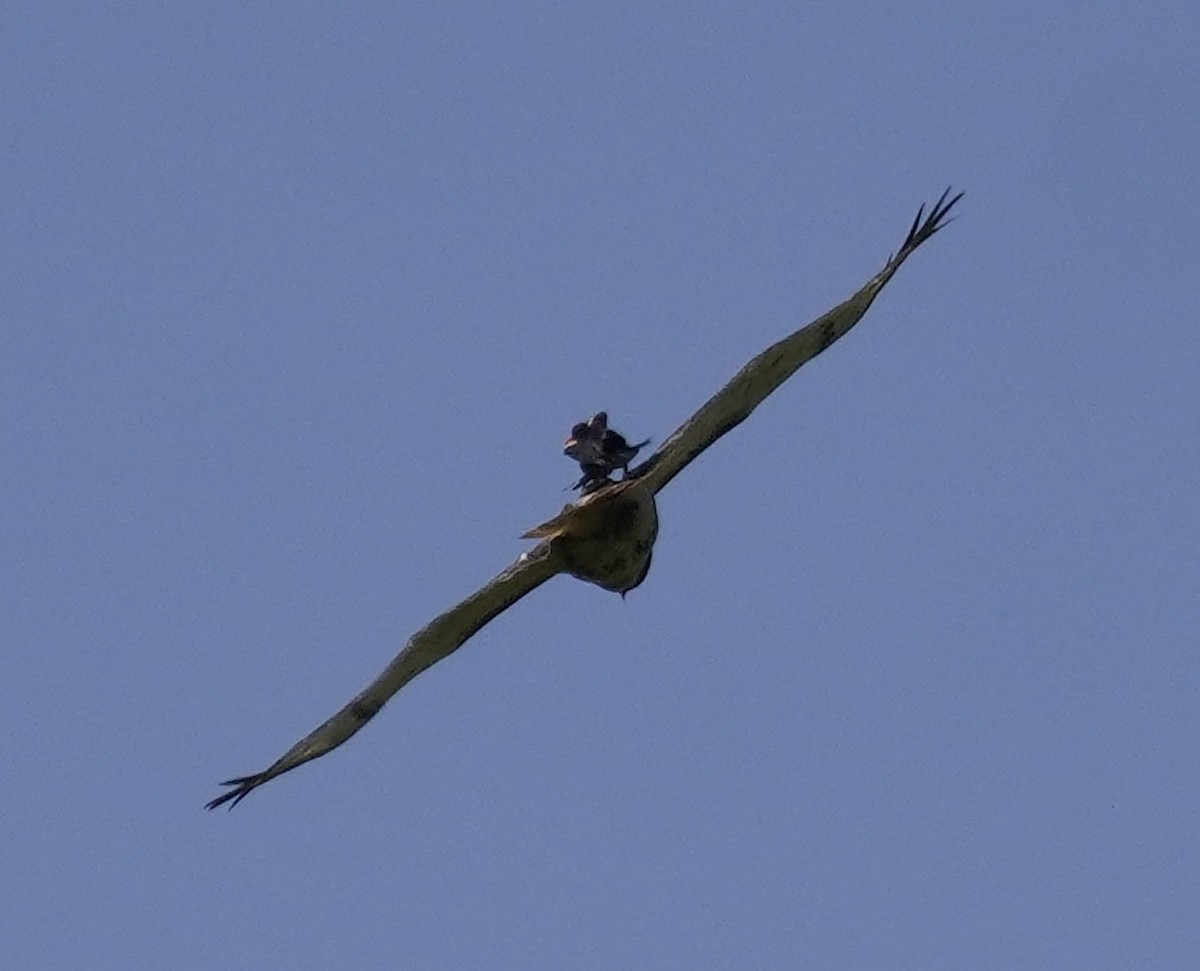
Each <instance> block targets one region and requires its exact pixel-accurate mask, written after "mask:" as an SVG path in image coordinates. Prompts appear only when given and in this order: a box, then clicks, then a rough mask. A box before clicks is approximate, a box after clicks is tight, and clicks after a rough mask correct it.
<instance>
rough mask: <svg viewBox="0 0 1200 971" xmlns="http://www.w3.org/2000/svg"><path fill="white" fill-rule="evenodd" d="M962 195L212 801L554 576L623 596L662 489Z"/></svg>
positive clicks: (817, 343)
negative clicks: (852, 289)
mask: <svg viewBox="0 0 1200 971" xmlns="http://www.w3.org/2000/svg"><path fill="white" fill-rule="evenodd" d="M961 198H962V193H961V192H960V193H959V194H958V195H956V196H953V197H951V196H950V190H949V189H947V190H946V191H945V192H943V193H942V196H941V198H940V199H938V201H937V202H936V203H935V204H934V206H933V208H932V209H931V210H930V211H929V214H928V215H926V214H925V207H924V206H922V207H921V208H920V209H919V210H918V211H917V216H916V218H915V219H914V220H913V223H912V227H911V228H910V229H909V231H908V235H907V236H906V237H905V239H904V243H903V245H901V247H900V249H899V251H898V252H897V253H896V255H895V256H892V257H890V258H889V259H888V261H887V263H885V264H884V267H883V269H882V270H880V271H879V272H878V273H877V274H875V276H873V277H872V278H871V279H870V280H868V281H867V282H866V283H865V284H864V285H863V287H862V288H861V289H860V290H859V291H858V292H857V293H855V294H854V295H853V296H852V297H850V299H849V300H847V301H845V303H842V304H839V305H838V306H836V307H834V308H833V309H832V310H830V311H829V312H828V313H826V314H824V315H823V316H821V317H818V318H817V319H816V320H814V321H813V322H812V323H810V324H808V325H806V326H804V327H801V328H800V329H799V330H798V331H796V332H795V333H794V334H791V335H790V336H788V337H785V338H784V339H783V340H781V341H779V342H778V343H777V344H772V345H771V346H770V347H768V348H767V349H766V350H765V351H763V352H762V353H761V354H759V355H758V356H757V357H756V358H754V359H753V360H752V361H750V363H749V364H747V365H746V366H745V367H744V368H742V369H741V370H740V371H739V372H738V373H737V374H735V375H734V376H733V379H732V380H731V381H730V382H729V383H728V384H727V385H725V387H723V388H722V389H721V390H720V391H718V392H717V393H716V394H715V395H714V396H713V397H711V398H710V399H709V400H708V401H706V402H705V403H704V404H703V405H702V406H701V407H700V410H699V411H697V412H696V413H695V414H694V415H692V417H691V418H689V419H688V420H687V421H685V422H684V423H683V424H682V425H680V426H679V428H678V429H677V430H676V431H675V433H674V434H672V435H671V437H670V438H668V439H667V440H666V441H665V442H663V443H662V446H661V447H660V448H659V449H658V450H657V451H655V452H654V453H653V454H652V455H651V456H650V457H649V458H648V459H646V461H645V462H643V463H642V464H641V465H638V466H636V467H635V468H633V469H630V470H629V472H628V475H627V476H626V477H625V478H623V479H622V480H621V481H620V482H610V483H607V484H604V485H601V486H600V487H599V488H596V489H594V490H593V491H590V492H588V493H587V494H586V495H583V496H582V497H581V498H580V499H579V500H578V501H577V502H574V503H572V504H570V505H568V506H566V508H564V509H563V511H562V512H561V513H560V514H559V515H557V516H556V517H554V518H553V519H551V520H550V521H549V522H546V523H543V524H542V525H541V526H537V527H535V528H534V529H531V530H529V532H527V533H526V534H525V537H524V538H527V539H537V540H540V541H541V542H539V543H538V545H537V546H535V547H534V548H533V549H531V550H529V551H528V552H525V553H522V554H521V555H520V556H519V557H518V558H517V560H516V562H514V563H513V564H512V565H511V566H509V567H508V568H507V569H506V570H504V571H502V572H501V573H500V574H498V575H497V576H496V577H495V578H494V579H492V580H491V581H490V582H488V583H487V584H485V585H484V586H483V587H482V588H481V589H479V590H477V591H476V592H475V593H473V594H471V595H470V596H469V597H467V599H466V600H464V601H462V602H461V603H459V604H457V605H456V606H454V607H451V608H450V609H449V610H447V611H446V612H445V613H444V614H441V615H439V616H437V617H435V618H434V619H433V620H432V621H430V622H429V623H428V624H426V625H425V626H424V627H422V628H421V629H420V630H419V631H417V632H416V633H415V634H413V635H412V637H411V638H409V641H408V643H407V644H406V645H405V646H404V649H403V650H401V651H400V653H399V654H397V655H396V657H395V658H393V659H392V661H391V663H390V664H388V666H387V667H386V668H384V669H383V672H382V673H381V674H380V675H379V677H377V678H376V679H375V680H374V681H372V682H371V683H370V684H369V685H367V687H366V688H365V689H363V691H362V692H360V693H359V695H358V696H357V697H356V698H354V700H353V701H351V702H350V703H349V704H348V705H346V706H345V707H344V708H343V709H342V710H341V711H339V712H338V713H337V714H336V715H334V716H333V717H332V718H330V719H329V720H328V721H326V722H325V723H324V724H323V725H321V726H320V727H319V728H317V729H316V730H315V731H313V732H312V733H310V734H309V735H307V736H305V737H304V738H302V739H301V740H300V741H298V742H297V743H296V744H295V745H293V746H292V747H291V748H290V749H288V750H287V751H286V752H284V753H283V755H282V756H281V757H280V758H279V759H278V760H277V761H276V762H275V763H274V764H273V765H271V766H269V767H268V768H266V769H264V770H263V771H262V772H257V773H255V774H254V775H247V776H241V777H240V778H237V779H230V780H228V781H227V782H223V783H222V785H225V786H230V789H229V790H228V791H227V792H224V793H222V794H221V795H219V796H217V798H216V799H214V800H212V802H210V803H209V804H208V808H209V809H216V808H217V807H218V806H220V805H223V804H224V803H229V804H230V808H232V807H233V806H236V805H237V804H238V803H239V802H240V801H241V800H242V799H244V798H245V797H246V796H247V795H248V794H249V793H251V792H252V791H254V790H255V789H257V788H258V787H259V786H261V785H262V784H263V783H265V782H270V781H271V780H272V779H274V778H275V777H276V776H280V775H283V773H285V772H290V771H291V770H292V769H294V768H296V766H298V765H303V764H304V763H305V762H308V761H311V760H312V759H315V758H319V757H320V756H322V755H325V754H326V753H327V752H330V751H332V750H333V749H335V748H337V747H338V746H339V745H341V744H342V743H343V742H344V741H346V740H347V739H348V738H350V736H351V735H353V734H354V733H355V732H357V731H358V730H359V729H360V728H362V727H363V725H365V724H366V723H367V722H369V721H370V720H371V719H372V718H374V717H375V715H376V714H378V712H379V710H380V709H381V708H382V707H383V706H384V705H385V704H386V703H387V701H388V700H389V699H390V698H391V697H392V695H394V694H395V693H396V692H397V691H399V690H400V689H401V688H403V687H404V686H405V685H406V684H408V682H409V681H411V680H412V679H413V678H415V677H416V676H417V675H418V674H420V673H421V672H422V671H424V670H425V669H426V668H427V667H430V666H431V665H433V664H436V663H437V662H438V661H440V660H441V659H442V658H444V657H446V656H447V655H448V654H450V653H452V652H453V651H456V650H458V648H460V647H461V646H462V645H463V644H464V643H465V642H466V641H467V639H468V638H469V637H470V636H471V635H472V634H474V633H475V632H476V631H478V630H479V629H480V628H481V627H483V626H484V625H485V624H486V623H488V622H489V621H490V620H492V619H493V618H494V617H496V616H497V615H498V614H500V613H501V612H503V611H505V610H507V609H508V608H509V607H511V606H512V605H513V604H514V603H516V602H517V601H518V600H520V599H521V598H522V597H524V596H525V595H526V594H527V593H530V592H531V591H532V590H534V589H535V588H537V587H540V586H541V585H542V584H543V583H545V582H546V581H547V580H549V579H550V578H551V577H552V576H555V575H556V574H558V573H569V574H570V575H571V576H574V577H578V578H579V579H580V580H586V581H588V582H589V583H594V584H597V585H598V586H600V587H603V588H604V589H605V590H612V591H615V592H617V593H620V594H621V595H622V596H624V594H626V593H628V592H629V591H630V590H632V589H633V588H634V587H636V586H637V585H638V584H639V583H641V582H642V581H643V580H644V579H645V578H646V573H647V572H648V571H649V569H650V554H651V550H652V548H653V546H654V539H655V537H656V536H657V534H658V512H657V509H656V507H655V504H654V497H655V495H657V494H658V492H659V491H660V490H661V489H662V488H663V487H664V486H666V484H667V483H668V482H670V481H671V480H672V479H673V478H675V476H677V475H678V474H679V473H680V472H682V471H683V470H684V468H686V467H687V465H688V463H689V462H691V461H692V459H694V458H696V456H698V455H699V454H700V453H701V452H703V451H704V450H705V449H706V448H708V447H709V446H710V445H712V444H713V442H715V441H716V440H717V439H718V438H720V437H721V436H722V435H724V434H725V433H726V432H727V431H729V430H731V429H732V428H734V427H736V426H737V425H739V424H741V423H742V422H743V421H745V420H746V418H748V417H749V416H750V413H751V412H752V411H753V410H754V409H755V408H756V407H758V405H759V404H760V403H761V402H762V401H763V399H765V398H766V397H767V395H769V394H770V393H771V392H772V391H774V390H775V389H776V388H778V387H779V386H780V385H781V384H782V383H783V382H784V381H786V380H787V379H788V378H789V377H791V376H792V375H793V374H794V373H795V372H796V370H797V369H798V368H799V367H800V366H801V365H802V364H804V363H805V362H806V361H809V360H811V359H812V358H814V357H816V356H817V355H818V354H820V353H821V352H822V351H823V350H825V348H827V347H828V346H829V345H830V344H832V343H833V342H834V341H836V340H837V339H838V338H839V337H841V336H842V335H843V334H845V333H846V332H847V331H848V330H850V328H851V327H853V326H854V325H855V324H856V323H858V321H859V320H860V319H861V318H862V316H863V314H865V313H866V312H867V308H868V307H870V306H871V303H872V301H873V300H874V299H875V297H876V296H878V295H879V291H880V290H882V289H883V288H884V287H885V286H886V285H887V283H888V281H889V280H891V278H892V277H893V276H894V275H895V273H896V271H897V270H898V269H900V266H901V264H902V263H903V262H904V261H905V260H906V259H908V257H909V256H911V255H912V254H913V252H914V251H915V250H916V249H917V247H919V246H920V245H921V244H922V243H924V242H925V241H926V240H927V239H929V237H930V236H932V235H933V234H934V233H936V232H937V231H938V230H939V229H941V228H942V227H943V226H945V225H946V224H947V222H948V220H947V219H946V215H947V214H948V213H949V212H950V210H951V209H952V208H953V207H954V205H955V203H957V202H958V200H959V199H961Z"/></svg>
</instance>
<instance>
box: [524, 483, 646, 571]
mask: <svg viewBox="0 0 1200 971" xmlns="http://www.w3.org/2000/svg"><path fill="white" fill-rule="evenodd" d="M525 535H526V536H528V537H531V538H548V539H550V540H551V541H552V542H553V543H554V544H555V546H556V547H557V548H558V550H559V553H560V555H561V556H562V562H563V565H564V567H565V568H566V571H567V572H568V573H570V574H571V576H573V577H577V578H578V579H580V580H586V581H587V582H588V583H594V584H596V585H597V586H599V587H603V588H604V589H605V590H612V591H615V592H616V593H619V594H622V595H624V594H626V593H628V592H629V591H630V590H632V589H633V588H634V587H636V586H638V584H640V583H641V582H642V581H643V580H644V579H646V574H647V572H649V570H650V556H651V553H652V551H653V548H654V540H655V538H656V537H657V536H658V509H657V507H656V506H655V504H654V493H653V492H651V491H650V489H648V488H647V487H646V486H645V485H644V484H643V483H641V482H639V481H638V480H637V479H630V480H626V481H622V482H614V483H613V484H612V485H609V486H605V487H603V488H601V489H597V490H596V491H595V492H593V493H590V494H589V495H586V496H584V497H583V498H582V499H581V500H580V501H579V502H577V503H574V504H573V505H570V506H567V507H566V509H564V510H563V511H562V513H560V514H559V515H558V516H556V517H555V518H554V519H552V520H550V521H549V522H548V523H544V524H543V525H541V526H538V527H536V528H535V529H532V530H530V531H529V532H528V533H526V534H525Z"/></svg>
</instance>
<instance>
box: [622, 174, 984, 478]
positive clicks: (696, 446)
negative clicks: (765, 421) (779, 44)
mask: <svg viewBox="0 0 1200 971" xmlns="http://www.w3.org/2000/svg"><path fill="white" fill-rule="evenodd" d="M961 198H962V193H961V192H960V193H959V194H958V195H956V196H954V198H950V190H949V189H947V190H946V191H945V192H943V193H942V197H941V198H940V199H938V201H937V202H936V203H935V204H934V207H933V209H932V210H930V212H929V215H928V216H926V217H925V218H924V219H922V217H923V216H924V214H925V207H924V206H922V207H921V208H920V209H919V210H918V211H917V218H916V219H914V220H913V224H912V227H911V228H910V229H909V231H908V236H907V237H906V238H905V240H904V243H903V245H902V246H901V247H900V250H899V252H897V253H896V255H895V256H893V257H891V258H890V259H889V260H888V261H887V264H886V265H885V266H884V268H883V269H882V270H880V271H879V272H878V273H877V274H875V276H873V277H872V278H871V279H870V280H868V281H867V282H866V284H864V285H863V287H862V288H861V289H860V290H859V291H858V292H857V293H856V294H854V296H852V297H851V298H850V299H849V300H847V301H846V302H845V303H842V304H839V305H838V306H836V307H834V308H833V309H832V310H830V311H829V312H828V313H826V314H825V315H824V316H822V317H819V318H817V319H816V320H814V321H813V322H812V323H811V324H808V325H807V326H805V327H802V328H800V330H798V331H796V332H795V333H794V334H792V335H790V336H789V337H785V338H784V339H783V340H781V341H779V342H778V343H777V344H772V345H771V346H770V347H768V348H767V349H766V350H765V351H763V352H762V353H761V354H759V355H758V357H756V358H754V359H753V360H752V361H751V362H750V363H749V364H747V365H746V366H745V367H744V368H742V369H741V370H740V371H738V373H737V374H735V375H734V376H733V380H731V381H730V382H729V383H728V384H727V385H725V387H723V388H722V389H721V390H720V391H718V392H717V393H716V394H715V395H713V397H711V398H709V399H708V401H706V402H705V403H704V404H703V405H701V407H700V410H699V411H697V412H696V413H695V414H694V415H692V417H691V418H689V419H688V420H687V421H685V422H684V423H683V424H682V425H680V426H679V428H678V429H676V431H675V432H674V433H673V434H672V435H671V437H670V438H668V439H667V440H666V441H665V442H663V443H662V445H661V446H660V447H659V448H658V449H657V450H656V451H655V452H654V454H653V455H651V456H650V457H649V458H648V459H646V461H645V462H643V463H642V464H641V465H639V466H637V468H635V469H633V470H631V473H630V474H631V475H632V476H636V477H637V478H640V479H641V480H642V481H643V482H645V483H646V485H648V486H649V488H650V490H651V491H652V492H654V493H657V492H658V491H659V490H661V489H662V488H663V487H664V486H665V485H666V484H667V483H668V482H670V481H671V480H672V479H673V478H675V476H677V475H678V474H679V473H680V472H682V471H683V469H684V468H685V467H686V466H687V464H688V463H689V462H691V461H692V460H693V459H695V458H696V457H697V456H698V455H699V454H700V453H701V452H703V451H704V450H705V449H706V448H708V447H709V446H710V445H712V444H713V442H715V441H716V440H717V439H718V438H720V437H721V436H722V435H724V434H725V433H726V432H728V431H730V430H731V429H733V428H735V427H737V426H738V425H740V424H741V423H742V422H743V421H745V420H746V419H747V418H748V417H749V416H750V413H751V412H752V411H753V410H754V409H755V408H757V407H758V406H759V405H760V404H761V403H762V402H763V400H764V399H765V398H766V397H767V395H769V394H770V393H771V392H772V391H774V390H775V389H776V388H778V387H779V386H780V385H781V384H783V382H784V381H786V380H787V379H788V378H790V377H791V376H792V375H793V374H795V373H796V371H797V370H798V369H799V368H800V366H801V365H802V364H804V363H805V362H806V361H810V360H812V359H813V358H814V357H816V356H817V355H818V354H820V353H821V352H822V351H823V350H825V348H827V347H828V346H829V345H830V344H832V343H833V342H834V341H836V340H837V339H838V338H839V337H841V336H842V335H843V334H845V333H846V332H847V331H848V330H850V328H851V327H853V326H854V325H855V324H857V323H858V322H859V320H860V319H861V318H862V315H863V314H865V313H866V312H867V308H868V307H870V306H871V302H872V301H873V300H874V299H875V298H876V297H877V296H878V295H879V291H880V290H882V289H883V288H884V286H886V285H887V282H888V281H889V280H890V279H891V278H892V277H893V276H894V275H895V273H896V271H897V270H898V269H900V264H902V263H903V262H904V261H905V260H906V259H908V257H909V256H911V255H912V253H913V251H914V250H916V248H917V247H918V246H920V245H921V244H922V243H923V242H925V240H927V239H929V237H930V236H932V235H933V234H934V233H936V232H937V231H938V230H939V229H941V228H942V227H943V226H945V225H946V223H947V221H948V220H947V219H946V214H947V213H948V212H949V211H950V210H951V209H952V208H953V207H954V204H955V203H956V202H958V200H959V199H961Z"/></svg>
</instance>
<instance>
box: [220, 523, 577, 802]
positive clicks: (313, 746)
mask: <svg viewBox="0 0 1200 971" xmlns="http://www.w3.org/2000/svg"><path fill="white" fill-rule="evenodd" d="M560 560H561V556H560V554H559V552H558V549H557V547H556V546H555V545H554V544H552V543H551V542H550V541H547V542H544V543H540V544H538V546H536V547H535V548H534V549H532V550H530V551H529V552H528V553H523V554H522V555H521V557H520V558H519V559H518V560H517V561H516V562H515V563H513V564H512V565H511V566H510V567H508V569H506V570H504V571H503V572H502V573H500V574H499V575H497V576H496V577H495V578H494V579H492V580H491V581H490V582H488V583H487V584H486V585H484V586H483V587H482V588H480V589H479V590H477V591H476V592H475V593H473V594H471V596H469V597H467V599H466V600H464V601H462V602H461V603H459V604H458V605H456V606H454V607H451V608H450V609H449V610H447V611H446V612H445V613H444V614H442V615H440V616H439V617H435V618H434V619H433V620H432V621H430V622H429V623H428V624H426V625H425V626H424V627H422V628H421V629H420V630H419V631H417V632H416V633H415V634H414V635H413V636H412V637H411V638H409V641H408V643H407V644H406V645H405V646H404V650H402V651H401V652H400V653H399V654H397V655H396V657H395V658H394V659H393V660H392V662H391V664H389V665H388V666H387V667H386V668H384V670H383V673H381V674H380V675H379V677H377V678H376V679H375V680H374V681H372V682H371V683H370V684H369V685H367V687H366V688H365V689H364V690H363V691H362V692H361V693H360V694H359V695H358V696H357V697H356V698H355V699H354V700H353V701H351V702H350V704H348V705H346V707H344V708H343V709H342V710H341V711H339V712H338V713H337V714H336V715H334V716H333V717H332V718H330V719H329V720H328V721H327V722H325V724H323V725H322V726H321V727H320V728H318V729H316V730H315V731H314V732H312V733H311V734H309V735H307V736H305V737H304V738H302V739H301V740H300V741H298V742H297V743H296V744H295V745H293V746H292V747H291V748H290V749H288V750H287V751H286V752H285V753H284V754H283V756H282V757H281V758H280V759H279V760H278V761H276V762H275V763H274V764H273V765H272V766H270V767H269V768H267V769H265V770H264V771H262V772H258V773H255V774H254V775H247V776H242V777H241V778H238V779H230V780H228V781H227V782H223V783H221V784H222V785H225V786H232V788H231V789H230V790H229V791H228V792H225V793H223V794H221V795H220V796H218V797H217V798H216V799H214V800H213V801H212V802H210V803H209V804H208V808H209V809H216V808H217V807H218V806H220V805H223V804H224V803H226V802H228V803H230V807H229V808H231V809H232V808H233V807H234V806H236V805H237V804H238V803H239V802H241V801H242V800H243V799H244V798H246V796H247V795H249V793H250V792H252V791H253V790H255V789H257V788H258V787H259V786H261V785H262V784H263V783H265V782H270V781H271V780H272V779H274V778H275V777H276V776H280V775H283V773H285V772H289V771H291V770H292V769H294V768H296V766H298V765H303V764H304V763H305V762H308V761H311V760H312V759H316V758H320V757H321V756H322V755H324V754H325V753H327V752H330V751H332V750H333V749H335V748H337V747H338V746H339V745H341V744H342V743H343V742H344V741H346V740H347V739H348V738H350V736H351V735H353V734H354V733H355V732H357V731H358V730H359V729H360V728H362V727H363V725H365V724H366V723H367V722H369V721H370V720H371V719H372V718H373V717H374V716H375V715H376V714H377V713H378V712H379V709H380V708H382V707H383V706H384V704H386V703H387V701H388V699H389V698H391V697H392V695H394V694H395V693H396V692H397V691H399V690H400V689H401V688H403V687H404V686H405V685H406V684H408V682H409V681H411V680H412V679H413V678H415V677H416V676H417V675H418V674H420V673H421V672H422V671H424V670H425V669H426V668H427V667H430V666H431V665H433V664H436V663H437V662H438V661H440V660H441V659H442V658H444V657H446V656H447V655H449V654H451V653H453V652H454V651H456V650H458V648H460V647H461V646H462V645H463V644H464V643H465V642H466V641H467V639H468V638H469V637H470V636H471V635H472V634H474V633H475V632H476V631H478V630H479V629H480V628H481V627H483V626H484V625H485V624H487V623H488V622H489V621H491V620H492V619H493V618H495V617H496V616H497V615H498V614H501V613H503V612H504V611H505V610H507V609H508V608H509V607H511V606H512V605H513V604H515V603H516V602H517V601H518V600H520V599H521V598H522V597H524V596H525V594H527V593H530V592H531V591H533V590H534V589H536V588H537V587H539V586H541V585H542V584H543V583H545V582H546V581H547V580H549V579H550V578H551V577H552V576H554V575H555V574H556V573H559V572H561V570H562V569H563V567H562V565H561V562H560Z"/></svg>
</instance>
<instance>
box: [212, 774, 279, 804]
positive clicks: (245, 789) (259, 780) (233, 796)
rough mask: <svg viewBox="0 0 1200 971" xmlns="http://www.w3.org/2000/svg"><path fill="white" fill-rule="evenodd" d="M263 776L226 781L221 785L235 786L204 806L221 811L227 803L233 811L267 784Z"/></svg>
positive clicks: (249, 776) (248, 776)
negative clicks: (256, 790) (252, 793)
mask: <svg viewBox="0 0 1200 971" xmlns="http://www.w3.org/2000/svg"><path fill="white" fill-rule="evenodd" d="M266 781H267V780H266V778H265V776H264V775H263V774H261V773H260V774H258V775H247V776H242V777H241V778H240V779H226V780H225V781H224V782H222V783H221V785H223V786H233V788H232V789H230V790H229V791H228V792H223V793H221V795H219V796H217V798H216V799H212V800H210V801H209V802H206V803H205V804H204V808H205V809H219V808H220V807H221V806H224V805H225V803H229V808H230V809H233V807H234V806H236V805H237V804H238V803H239V802H241V801H242V800H243V799H245V798H246V797H247V796H248V795H250V793H251V792H253V791H254V790H255V789H257V788H258V787H259V786H261V785H262V784H263V783H264V782H266Z"/></svg>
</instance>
